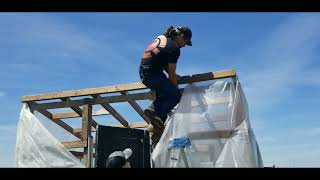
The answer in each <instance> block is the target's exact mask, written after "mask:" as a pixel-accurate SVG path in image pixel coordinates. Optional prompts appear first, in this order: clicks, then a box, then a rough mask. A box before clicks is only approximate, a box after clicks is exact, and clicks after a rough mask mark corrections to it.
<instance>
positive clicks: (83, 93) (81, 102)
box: [21, 69, 236, 167]
mask: <svg viewBox="0 0 320 180" xmlns="http://www.w3.org/2000/svg"><path fill="white" fill-rule="evenodd" d="M228 77H236V72H235V70H233V69H230V70H223V71H215V72H209V73H203V74H195V75H189V76H182V77H181V79H180V80H179V81H178V84H187V83H193V82H199V81H207V80H213V79H220V78H228ZM143 89H147V87H146V86H145V85H144V84H142V83H141V82H138V83H131V84H122V85H115V86H106V87H99V88H91V89H81V90H71V91H63V92H54V93H46V94H36V95H29V96H23V97H22V99H21V102H23V103H27V104H28V105H29V107H30V109H31V111H32V112H33V111H35V110H36V111H38V112H39V113H41V114H43V115H44V116H46V117H47V118H48V119H50V120H51V121H53V122H54V123H56V124H57V125H59V126H61V127H62V128H64V129H65V130H66V131H68V132H69V133H71V134H73V135H74V136H75V137H77V138H79V140H78V141H71V142H62V143H63V144H64V146H65V147H66V148H67V149H70V148H83V153H82V152H72V151H71V152H72V153H73V154H74V155H75V156H76V157H78V158H83V159H84V160H85V163H86V167H92V159H93V157H94V155H93V148H94V142H93V137H92V134H91V133H92V132H95V131H96V129H97V127H98V125H99V124H98V123H97V122H96V121H95V120H94V119H93V117H94V116H101V115H112V116H113V117H114V118H115V119H117V120H118V121H119V123H120V124H119V125H117V126H119V127H127V128H129V127H130V128H144V127H147V125H148V123H149V122H150V120H149V119H148V118H147V117H146V116H145V115H144V114H143V110H142V109H141V107H140V106H139V105H138V104H137V103H136V102H135V101H137V100H148V99H149V100H154V99H155V93H154V92H152V91H147V92H134V91H137V90H143ZM107 94H108V95H109V96H103V95H107ZM74 97H78V99H72V98H74ZM46 100H53V102H43V101H46ZM119 102H128V103H129V104H130V105H131V106H132V108H133V109H134V110H135V111H136V112H137V113H138V114H139V115H140V116H141V118H142V119H143V120H144V122H134V123H130V124H129V123H128V121H127V120H126V119H125V118H123V117H122V116H121V115H120V114H119V113H118V112H117V111H116V110H115V109H114V108H113V107H112V106H111V105H110V104H111V103H119ZM97 104H99V105H101V106H102V107H103V108H102V109H100V110H98V111H93V110H92V106H93V105H97ZM58 108H71V109H72V110H73V111H72V112H66V113H56V114H53V113H50V112H49V111H48V110H49V109H58ZM77 117H82V125H81V127H80V128H73V127H71V126H70V125H68V124H67V123H65V122H64V121H63V119H66V118H77Z"/></svg>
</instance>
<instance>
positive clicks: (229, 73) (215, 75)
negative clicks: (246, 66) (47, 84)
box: [21, 69, 236, 102]
mask: <svg viewBox="0 0 320 180" xmlns="http://www.w3.org/2000/svg"><path fill="white" fill-rule="evenodd" d="M234 76H236V72H235V70H233V69H231V70H223V71H216V72H209V73H203V74H195V75H190V76H182V77H181V79H180V80H179V81H178V83H179V84H185V83H193V82H198V81H206V80H212V79H219V78H227V77H234ZM141 89H147V87H146V86H145V85H144V84H142V83H141V82H137V83H131V84H122V85H116V86H105V87H99V88H90V89H80V90H71V91H62V92H54V93H46V94H36V95H30V96H22V98H21V101H22V102H26V101H39V100H49V99H59V98H63V97H77V96H88V95H94V94H106V93H114V92H121V91H132V90H141Z"/></svg>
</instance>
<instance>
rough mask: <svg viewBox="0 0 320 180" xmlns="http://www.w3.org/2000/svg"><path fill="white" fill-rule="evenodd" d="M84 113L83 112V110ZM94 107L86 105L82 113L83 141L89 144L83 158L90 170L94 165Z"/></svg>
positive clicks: (85, 148) (84, 150)
mask: <svg viewBox="0 0 320 180" xmlns="http://www.w3.org/2000/svg"><path fill="white" fill-rule="evenodd" d="M81 111H82V110H81ZM91 115H92V105H91V104H86V105H84V106H83V111H82V134H81V139H82V141H86V142H87V146H85V147H84V149H83V158H84V160H85V162H86V167H87V168H90V167H91V165H92V148H93V147H92V136H91V128H92V116H91Z"/></svg>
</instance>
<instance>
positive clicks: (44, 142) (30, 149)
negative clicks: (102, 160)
mask: <svg viewBox="0 0 320 180" xmlns="http://www.w3.org/2000/svg"><path fill="white" fill-rule="evenodd" d="M48 121H49V120H48ZM56 126H57V125H56ZM15 161H16V166H17V167H39V168H40V167H70V168H83V167H85V166H84V164H82V163H81V162H80V161H79V160H78V159H77V158H76V157H75V156H73V155H72V154H71V153H70V152H69V151H68V150H67V149H66V148H65V147H64V146H63V144H61V142H60V141H59V140H58V139H57V138H56V137H54V136H53V135H52V134H51V133H50V132H49V130H48V129H47V128H46V127H45V126H44V125H43V124H42V123H41V121H40V120H39V119H38V117H37V116H35V115H34V114H32V113H31V112H30V110H29V108H28V106H27V104H25V103H24V104H23V106H22V110H21V113H20V118H19V124H18V129H17V141H16V152H15Z"/></svg>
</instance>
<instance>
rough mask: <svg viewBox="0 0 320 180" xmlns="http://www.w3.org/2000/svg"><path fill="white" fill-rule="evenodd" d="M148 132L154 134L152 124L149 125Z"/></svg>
mask: <svg viewBox="0 0 320 180" xmlns="http://www.w3.org/2000/svg"><path fill="white" fill-rule="evenodd" d="M146 130H147V131H149V132H153V131H154V127H153V125H152V124H151V123H150V124H149V125H148V127H147V128H146Z"/></svg>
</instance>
